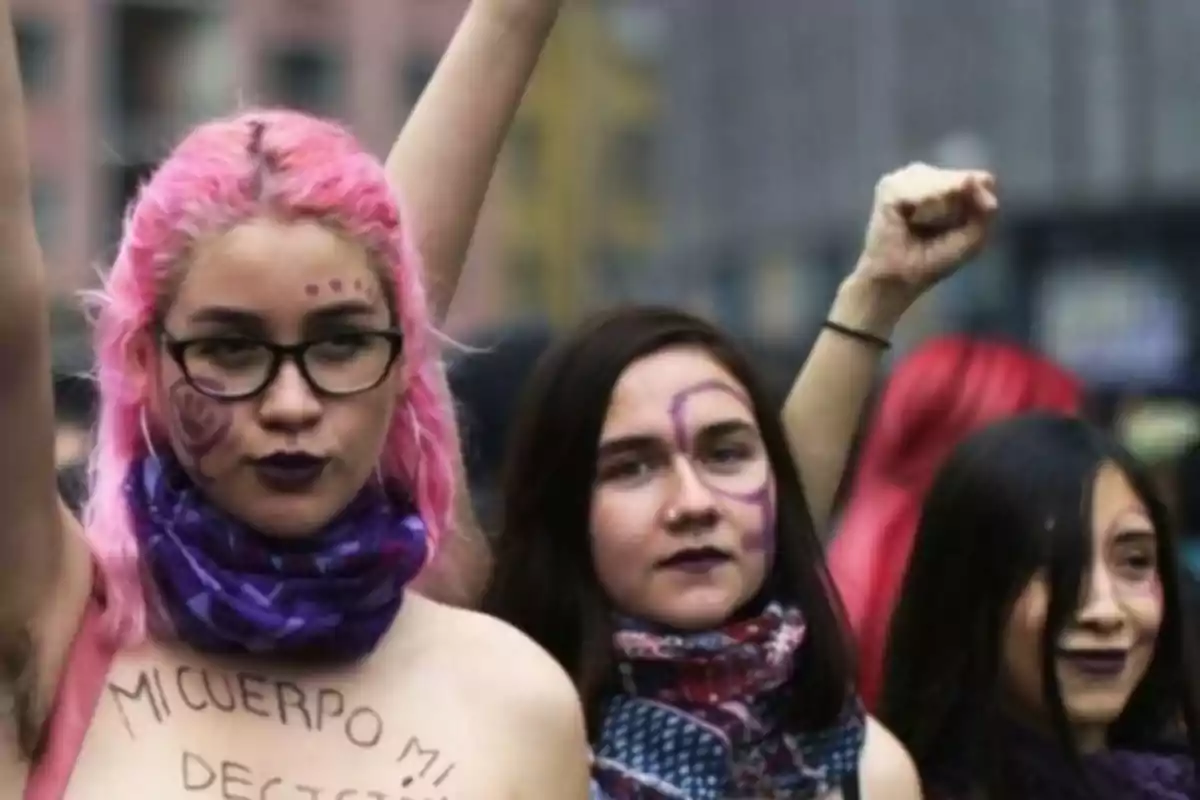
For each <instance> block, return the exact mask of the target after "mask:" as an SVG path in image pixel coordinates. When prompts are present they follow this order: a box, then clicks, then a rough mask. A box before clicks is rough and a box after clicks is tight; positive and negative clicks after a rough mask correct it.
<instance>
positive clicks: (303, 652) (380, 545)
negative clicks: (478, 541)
mask: <svg viewBox="0 0 1200 800" xmlns="http://www.w3.org/2000/svg"><path fill="white" fill-rule="evenodd" d="M125 490H126V499H127V501H128V503H129V508H130V511H131V514H132V517H133V527H134V533H135V536H136V537H137V541H138V545H139V547H140V551H141V559H142V563H143V568H144V571H145V573H146V574H147V575H148V577H149V578H150V580H151V582H152V585H151V587H150V589H151V592H150V594H151V595H152V599H153V600H154V601H157V602H156V603H155V602H152V603H151V607H152V609H154V611H156V612H157V618H155V614H154V613H152V626H153V627H154V628H155V629H156V630H158V631H160V632H163V633H166V634H168V635H173V636H174V637H176V638H178V639H180V640H181V641H183V642H184V643H186V644H188V645H189V646H191V647H194V648H196V649H197V650H200V651H202V652H207V653H217V654H258V655H268V654H269V655H275V656H280V657H284V658H305V659H320V660H329V661H352V660H355V659H358V658H361V657H363V656H365V655H367V654H369V653H370V652H371V651H372V650H373V649H374V648H375V646H376V644H378V642H379V640H380V639H381V638H382V637H383V635H384V634H385V633H386V632H387V630H388V628H389V627H390V626H391V624H392V620H393V619H394V618H395V616H396V613H397V612H398V611H399V609H400V604H401V601H402V600H403V597H404V588H405V586H406V585H407V584H408V582H409V581H411V580H412V579H413V578H414V577H415V576H416V574H417V573H418V572H419V571H420V570H421V568H422V567H423V566H424V564H425V559H426V555H427V547H428V543H427V540H426V535H425V526H424V524H423V523H422V521H421V518H420V516H419V515H418V514H417V513H416V512H415V511H414V510H413V507H412V505H411V504H410V503H401V502H398V501H397V500H396V499H395V498H392V497H390V496H389V495H388V494H387V493H386V492H385V491H384V489H383V488H382V487H381V486H379V485H378V484H371V485H368V486H367V487H366V488H364V489H363V491H362V492H361V493H360V494H359V495H358V496H357V497H356V498H355V499H354V500H353V501H352V502H351V503H350V505H349V506H348V507H347V508H346V509H345V510H344V511H342V512H341V513H340V514H339V515H338V516H337V517H336V518H334V519H333V520H332V521H331V522H330V523H329V524H328V525H327V526H326V527H325V529H324V530H322V531H321V532H320V533H318V534H317V535H316V536H313V537H311V538H307V539H303V540H300V541H288V542H281V541H279V540H277V539H272V538H268V537H266V536H264V535H262V534H260V533H258V532H256V531H254V530H253V529H251V528H250V527H249V526H247V525H245V524H243V523H241V522H239V521H238V520H236V519H233V518H232V517H230V516H229V515H227V514H225V513H224V512H223V511H221V510H220V509H218V508H216V507H215V506H213V505H212V504H211V503H209V502H208V500H207V499H206V498H205V497H204V496H203V494H202V493H201V492H200V491H199V489H197V487H196V486H195V484H194V483H193V482H192V481H191V479H190V478H189V477H188V476H187V474H186V473H184V471H183V469H182V468H181V467H180V466H179V464H178V463H176V462H175V461H173V460H170V459H167V458H158V457H153V456H152V457H148V458H145V459H143V460H141V461H139V462H137V463H135V464H134V465H133V467H132V468H131V470H130V474H129V478H128V480H127V481H126V485H125ZM155 606H157V608H156V609H155Z"/></svg>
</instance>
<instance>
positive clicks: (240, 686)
mask: <svg viewBox="0 0 1200 800" xmlns="http://www.w3.org/2000/svg"><path fill="white" fill-rule="evenodd" d="M108 696H109V698H110V700H111V701H112V703H113V705H114V706H115V708H116V711H117V713H118V715H119V716H120V718H121V722H122V724H123V725H124V726H125V730H126V732H127V733H128V734H129V737H130V738H131V739H133V740H135V741H136V740H137V738H138V733H139V728H140V727H142V726H139V725H138V724H135V720H137V721H140V722H142V723H147V724H151V728H152V729H153V728H154V727H157V726H158V725H162V724H164V723H165V722H167V720H169V719H171V718H172V717H173V716H175V715H182V714H229V715H238V714H249V715H252V716H255V717H258V718H261V719H264V720H271V721H273V722H275V723H277V724H279V725H281V726H284V727H292V728H297V729H300V730H304V731H311V732H314V733H323V732H326V731H330V732H332V733H333V734H334V735H337V736H340V737H341V738H344V739H345V740H346V741H347V742H349V743H350V744H352V745H354V746H355V747H356V748H360V749H363V750H372V749H376V748H378V749H380V750H381V751H382V752H383V753H385V754H387V755H388V756H390V757H392V758H394V761H395V765H396V775H397V782H398V784H399V786H400V788H401V789H402V790H404V791H405V792H407V793H401V794H396V793H392V794H387V793H381V792H378V791H376V792H375V793H374V794H371V793H369V792H368V791H367V790H360V789H339V790H336V791H334V790H332V789H325V788H320V787H311V786H308V785H307V784H305V783H303V782H302V781H292V782H291V783H290V784H289V783H288V779H286V778H284V777H282V776H275V777H270V776H268V777H267V778H260V779H258V780H259V783H260V785H259V788H258V789H257V790H256V791H259V794H244V793H243V794H236V793H233V794H230V793H228V792H226V791H225V789H224V788H222V787H223V786H225V785H226V784H229V785H234V784H237V781H238V780H239V778H237V777H234V778H229V779H226V778H225V777H224V776H226V775H234V776H238V775H245V774H250V769H251V768H250V767H248V766H245V765H243V764H241V763H239V762H235V761H223V760H219V759H218V760H215V761H214V760H212V759H205V758H202V757H201V756H199V755H196V754H195V753H188V752H186V751H185V753H184V760H183V763H184V769H183V774H184V787H185V788H187V790H188V791H189V792H210V793H211V792H216V793H215V794H212V795H211V796H213V797H220V798H223V799H224V800H241V799H242V798H244V797H245V798H248V799H249V800H291V797H292V796H289V795H287V794H285V793H284V792H283V788H284V786H285V785H291V786H292V787H293V788H292V790H291V791H292V795H294V796H295V797H297V798H306V799H307V798H309V797H310V796H311V800H425V797H426V796H425V795H424V794H421V793H420V792H421V791H424V790H428V791H432V792H440V791H442V790H443V789H445V788H448V787H449V786H450V784H452V783H453V780H452V777H453V774H454V770H455V766H456V765H455V762H454V760H453V759H451V758H449V757H448V756H446V755H445V754H443V753H442V751H441V750H440V749H438V748H435V747H430V746H428V745H426V744H424V743H423V742H422V741H421V739H420V738H419V737H417V736H415V735H411V734H410V733H407V732H406V733H405V735H403V736H388V735H387V733H388V730H387V726H386V725H385V723H384V718H383V715H381V714H380V713H379V712H378V711H376V710H375V709H373V708H371V707H370V706H368V705H356V704H353V703H348V702H347V700H346V697H345V695H344V694H343V693H342V691H341V690H339V689H335V688H332V687H328V686H319V687H308V686H301V685H300V684H297V683H294V682H291V681H286V680H279V679H273V678H268V677H266V676H263V675H258V674H255V673H250V672H226V671H222V670H212V669H205V668H203V667H191V666H187V665H182V666H178V667H174V668H169V669H161V668H159V667H154V668H150V669H143V670H140V671H139V672H138V675H137V678H136V680H134V681H133V682H132V685H130V684H129V683H125V684H122V683H119V682H117V681H115V680H111V679H110V680H109V682H108ZM189 756H190V757H191V759H192V761H191V763H192V770H191V773H189V771H188V764H189V760H188V759H189ZM202 766H203V767H207V770H203V769H200V767H202ZM197 770H199V772H197ZM209 773H211V776H210V778H205V779H199V778H197V777H196V776H197V775H208V774H209ZM189 774H190V775H191V778H189ZM272 781H275V782H274V783H272ZM189 787H194V788H189ZM297 787H298V788H297ZM309 789H314V790H315V789H320V792H321V793H318V794H311V793H310V794H304V792H305V791H307V790H309ZM338 792H340V794H339V793H338ZM297 793H299V794H297ZM429 798H430V800H441V795H429Z"/></svg>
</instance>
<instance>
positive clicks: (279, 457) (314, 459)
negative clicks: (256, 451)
mask: <svg viewBox="0 0 1200 800" xmlns="http://www.w3.org/2000/svg"><path fill="white" fill-rule="evenodd" d="M328 464H329V459H328V458H323V457H321V456H316V455H313V454H312V453H304V452H299V451H284V450H280V451H277V452H274V453H271V454H270V455H269V456H264V457H262V458H256V459H255V460H254V470H255V472H257V473H258V479H259V480H260V481H261V482H262V483H263V485H264V486H266V487H267V488H268V489H270V490H272V491H274V492H281V493H285V494H292V493H299V492H305V491H308V490H309V489H311V488H312V486H313V484H315V483H316V482H317V481H318V480H319V479H320V477H321V474H322V473H323V472H325V467H326V466H327V465H328Z"/></svg>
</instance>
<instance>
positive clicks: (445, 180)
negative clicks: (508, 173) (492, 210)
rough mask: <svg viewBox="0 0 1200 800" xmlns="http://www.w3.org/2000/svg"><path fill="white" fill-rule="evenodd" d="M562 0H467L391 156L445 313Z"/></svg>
mask: <svg viewBox="0 0 1200 800" xmlns="http://www.w3.org/2000/svg"><path fill="white" fill-rule="evenodd" d="M561 5H562V0H472V2H471V5H470V6H469V7H468V9H467V13H466V15H465V16H464V17H463V20H462V22H461V23H460V24H459V27H458V31H457V32H456V33H455V34H454V38H453V39H452V40H451V42H450V46H449V47H448V48H447V50H446V53H445V55H444V56H442V59H441V62H440V63H439V64H438V67H437V69H436V70H435V71H434V74H433V78H432V79H431V80H430V82H429V86H428V87H426V89H425V91H424V92H423V93H422V95H421V97H420V99H419V100H418V101H417V104H416V106H415V107H414V108H413V111H412V114H411V115H410V116H409V118H408V121H407V122H406V123H405V125H404V129H403V130H402V131H401V132H400V136H399V138H397V139H396V143H395V145H393V147H392V151H391V153H389V154H388V158H387V170H388V176H389V177H390V178H391V180H392V183H393V184H394V185H395V186H396V187H397V190H398V191H399V193H400V196H401V197H402V198H403V199H404V201H405V204H406V207H407V209H408V211H409V214H410V215H411V218H412V221H413V225H415V227H416V240H417V246H418V249H419V250H420V252H421V257H422V259H423V260H424V261H425V275H426V283H427V290H428V292H429V298H430V303H431V305H432V307H433V309H434V318H435V319H437V320H439V321H440V320H442V319H444V318H445V316H446V313H447V311H448V310H449V308H450V302H451V300H453V299H454V292H455V289H456V288H457V287H458V279H459V276H460V275H461V274H462V268H463V263H464V261H465V260H466V256H467V250H468V248H469V247H470V244H471V236H472V234H473V233H474V231H475V227H476V224H477V223H478V221H479V213H480V209H481V208H482V207H483V200H484V197H485V195H486V194H487V190H488V185H489V184H490V183H491V180H492V175H493V174H494V173H495V171H496V163H497V161H498V160H499V158H500V150H501V148H502V147H503V145H504V140H505V138H506V137H507V136H508V131H509V128H510V126H511V125H512V121H513V118H514V117H515V116H516V113H517V108H518V107H519V106H520V104H521V98H522V97H523V96H524V94H525V88H526V87H527V86H528V84H529V79H530V77H531V76H532V75H533V69H534V67H535V66H537V62H538V58H539V57H540V56H541V53H542V47H543V45H544V44H545V42H546V38H547V37H548V36H549V35H550V30H551V29H552V28H553V27H554V21H555V19H556V18H557V17H558V10H559V7H560V6H561Z"/></svg>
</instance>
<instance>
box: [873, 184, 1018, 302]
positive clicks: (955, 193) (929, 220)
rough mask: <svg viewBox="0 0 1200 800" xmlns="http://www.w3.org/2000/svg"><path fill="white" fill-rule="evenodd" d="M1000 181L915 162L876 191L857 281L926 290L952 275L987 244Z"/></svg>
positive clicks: (909, 289) (904, 288)
mask: <svg viewBox="0 0 1200 800" xmlns="http://www.w3.org/2000/svg"><path fill="white" fill-rule="evenodd" d="M995 188H996V182H995V179H994V178H993V177H992V175H991V174H990V173H987V172H981V171H977V170H950V169H938V168H937V167H931V166H929V165H928V164H911V165H909V166H907V167H905V168H904V169H901V170H899V171H897V172H893V173H891V174H889V175H886V176H884V177H883V179H881V180H880V181H879V183H878V184H877V185H876V187H875V205H874V208H873V209H872V210H871V221H870V222H869V223H868V225H867V234H866V240H865V242H864V243H863V251H862V255H861V256H860V258H859V261H858V266H857V267H856V268H855V272H854V275H855V277H860V278H867V279H870V280H873V281H878V282H881V283H885V284H890V285H892V286H893V287H894V288H899V289H902V290H906V291H907V292H909V293H911V294H912V299H914V300H915V299H916V297H917V296H918V295H920V294H921V292H923V291H925V290H926V289H927V288H929V287H930V286H932V285H934V284H935V283H937V282H938V281H940V280H942V279H943V278H945V277H946V276H948V275H950V274H952V273H953V272H954V271H955V270H956V269H957V268H958V267H959V266H961V265H962V263H963V262H964V261H966V260H967V259H969V258H970V257H971V256H973V255H974V254H975V253H977V252H978V251H979V250H980V248H982V247H983V244H984V242H985V241H986V240H987V234H988V230H989V228H990V227H991V222H992V218H993V217H994V216H995V214H996V209H997V207H998V203H997V200H996V193H995Z"/></svg>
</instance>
